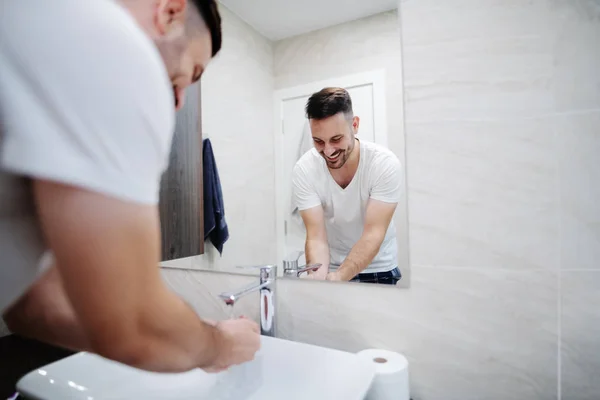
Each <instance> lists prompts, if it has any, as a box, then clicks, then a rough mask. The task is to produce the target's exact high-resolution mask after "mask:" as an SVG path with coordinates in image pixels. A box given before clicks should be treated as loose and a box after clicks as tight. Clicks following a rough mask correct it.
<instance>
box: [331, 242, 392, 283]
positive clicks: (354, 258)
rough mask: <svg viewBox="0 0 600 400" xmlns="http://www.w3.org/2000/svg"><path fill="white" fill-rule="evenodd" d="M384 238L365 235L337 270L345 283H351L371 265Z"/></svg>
mask: <svg viewBox="0 0 600 400" xmlns="http://www.w3.org/2000/svg"><path fill="white" fill-rule="evenodd" d="M382 241H383V237H382V236H381V235H380V234H377V233H370V234H369V233H365V234H363V236H362V237H361V238H360V239H359V241H358V242H356V244H355V245H354V247H352V250H351V251H350V254H348V256H347V257H346V259H345V260H344V262H343V263H342V265H340V267H339V268H338V270H337V273H338V274H339V277H340V279H341V280H343V281H349V280H350V279H352V278H354V277H355V276H356V275H358V274H359V273H361V272H362V271H364V270H365V268H367V267H368V266H369V264H371V261H373V258H375V256H376V255H377V253H378V252H379V248H380V247H381V243H382Z"/></svg>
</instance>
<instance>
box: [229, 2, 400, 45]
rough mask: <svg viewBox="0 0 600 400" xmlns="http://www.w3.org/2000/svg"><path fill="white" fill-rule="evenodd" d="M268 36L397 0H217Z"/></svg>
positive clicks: (388, 6)
mask: <svg viewBox="0 0 600 400" xmlns="http://www.w3.org/2000/svg"><path fill="white" fill-rule="evenodd" d="M220 2H221V3H222V4H223V5H225V6H226V7H227V8H228V9H229V10H231V11H232V12H233V13H235V14H236V15H237V16H238V17H240V18H241V19H243V20H244V21H246V22H247V23H248V24H250V25H251V26H252V27H253V28H254V29H256V30H257V31H258V32H260V33H261V34H262V35H263V36H265V37H267V38H269V39H271V40H281V39H285V38H286V37H290V36H295V35H300V34H303V33H306V32H310V31H314V30H317V29H321V28H325V27H328V26H332V25H337V24H341V23H343V22H348V21H353V20H356V19H359V18H363V17H367V16H369V15H374V14H377V13H380V12H384V11H389V10H395V9H396V8H398V0H220Z"/></svg>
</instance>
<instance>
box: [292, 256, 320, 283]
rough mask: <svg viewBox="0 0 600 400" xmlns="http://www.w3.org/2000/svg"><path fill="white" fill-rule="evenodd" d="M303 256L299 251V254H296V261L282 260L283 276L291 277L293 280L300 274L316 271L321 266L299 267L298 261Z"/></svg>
mask: <svg viewBox="0 0 600 400" xmlns="http://www.w3.org/2000/svg"><path fill="white" fill-rule="evenodd" d="M303 254H304V252H303V251H300V252H298V256H297V257H296V259H291V260H289V259H288V260H283V274H284V275H285V276H291V277H294V278H298V277H299V276H300V275H301V274H302V273H304V272H308V271H316V270H318V269H319V268H320V267H321V266H322V265H323V264H310V265H303V266H301V267H299V266H298V260H299V259H300V257H301V256H302V255H303Z"/></svg>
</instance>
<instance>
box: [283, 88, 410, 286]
mask: <svg viewBox="0 0 600 400" xmlns="http://www.w3.org/2000/svg"><path fill="white" fill-rule="evenodd" d="M306 115H307V117H308V119H309V122H310V129H311V134H312V138H313V142H314V148H313V149H311V150H310V151H308V152H307V153H305V154H304V155H303V156H302V157H301V158H300V160H298V162H297V163H296V165H295V167H294V171H293V201H294V205H295V206H296V207H297V208H298V210H299V211H300V215H301V217H302V220H303V222H304V225H305V228H306V245H305V248H306V249H305V250H306V262H307V264H316V263H320V264H322V265H323V266H322V267H321V268H319V270H318V271H316V272H314V273H312V274H311V275H309V277H310V278H312V279H328V280H332V281H359V282H368V283H380V284H392V285H395V284H396V283H397V282H398V280H399V279H400V278H401V274H400V270H399V269H398V256H397V255H398V249H397V244H396V229H395V227H394V224H393V221H392V218H393V215H394V212H395V210H396V206H397V204H398V202H399V200H400V195H401V190H402V167H401V164H400V161H399V160H398V158H397V157H396V156H395V155H394V154H393V153H392V152H391V151H390V150H388V149H386V148H385V147H383V146H379V145H377V144H375V143H370V142H364V141H360V140H359V139H357V138H356V134H357V133H358V128H359V117H358V116H355V115H354V113H353V110H352V100H351V98H350V95H349V93H348V92H347V91H346V90H345V89H343V88H325V89H323V90H321V91H319V92H317V93H315V94H313V95H312V96H311V97H310V98H309V100H308V102H307V104H306Z"/></svg>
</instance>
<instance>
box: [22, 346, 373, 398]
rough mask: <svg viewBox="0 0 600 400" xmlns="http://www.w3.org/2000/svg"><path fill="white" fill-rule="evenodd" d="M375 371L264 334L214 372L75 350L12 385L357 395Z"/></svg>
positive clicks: (36, 391) (73, 394)
mask: <svg viewBox="0 0 600 400" xmlns="http://www.w3.org/2000/svg"><path fill="white" fill-rule="evenodd" d="M374 375H375V369H374V367H373V365H372V364H371V363H365V362H364V361H361V360H359V358H358V357H357V356H356V355H355V354H352V353H347V352H343V351H338V350H332V349H328V348H323V347H318V346H312V345H308V344H303V343H297V342H291V341H287V340H282V339H276V338H271V337H266V336H262V347H261V350H260V352H259V353H258V354H257V356H256V359H255V360H254V361H252V362H249V363H246V364H243V365H239V366H236V367H233V368H231V369H230V370H229V371H226V372H221V373H219V374H208V373H206V372H204V371H202V370H200V369H196V370H192V371H189V372H185V373H177V374H159V373H153V372H147V371H142V370H139V369H135V368H131V367H127V366H125V365H122V364H119V363H116V362H113V361H110V360H107V359H105V358H102V357H99V356H97V355H95V354H90V353H85V352H82V353H77V354H75V355H73V356H70V357H67V358H65V359H63V360H60V361H57V362H55V363H52V364H49V365H47V366H45V367H42V368H40V369H37V370H35V371H32V372H30V373H28V374H27V375H25V376H24V377H23V378H21V380H19V382H18V383H17V389H18V391H19V393H20V394H22V395H24V396H25V397H26V398H27V399H31V400H71V399H77V400H109V399H110V400H116V399H127V400H129V399H144V400H146V399H156V400H159V399H160V400H171V399H172V400H204V399H206V400H209V399H210V400H259V399H260V400H271V399H272V400H275V399H277V400H280V399H286V400H293V399H298V400H306V399H311V400H317V399H323V400H325V399H326V400H333V399H344V400H353V399H356V400H362V399H363V398H364V397H365V395H366V394H367V391H368V389H369V386H370V385H371V381H372V380H373V377H374Z"/></svg>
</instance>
